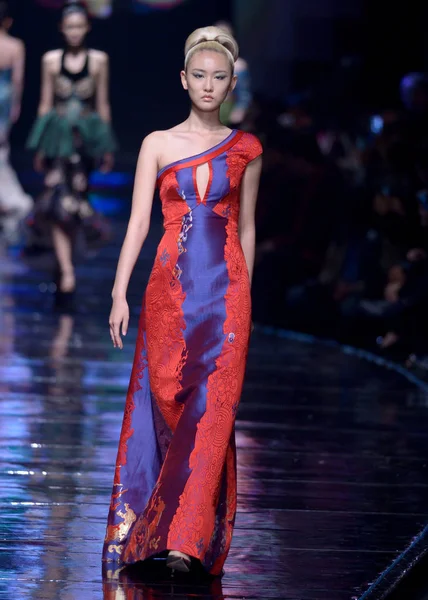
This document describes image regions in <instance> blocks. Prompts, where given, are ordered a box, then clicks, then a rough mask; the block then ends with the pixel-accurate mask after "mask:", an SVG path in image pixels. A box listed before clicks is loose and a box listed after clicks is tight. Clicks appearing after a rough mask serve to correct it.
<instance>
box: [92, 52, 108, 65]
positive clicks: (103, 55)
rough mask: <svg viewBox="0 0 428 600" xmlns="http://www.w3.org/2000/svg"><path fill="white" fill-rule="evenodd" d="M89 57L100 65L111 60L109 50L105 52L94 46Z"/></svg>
mask: <svg viewBox="0 0 428 600" xmlns="http://www.w3.org/2000/svg"><path fill="white" fill-rule="evenodd" d="M89 58H90V59H91V60H92V61H93V62H94V63H95V64H97V65H99V66H103V65H107V64H108V62H109V58H108V54H107V52H103V51H102V50H94V49H93V48H91V49H90V50H89Z"/></svg>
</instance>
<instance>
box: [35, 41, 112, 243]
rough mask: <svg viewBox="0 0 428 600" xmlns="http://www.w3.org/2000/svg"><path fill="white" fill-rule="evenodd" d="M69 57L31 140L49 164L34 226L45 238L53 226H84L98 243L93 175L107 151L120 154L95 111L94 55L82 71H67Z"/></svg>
mask: <svg viewBox="0 0 428 600" xmlns="http://www.w3.org/2000/svg"><path fill="white" fill-rule="evenodd" d="M64 58H65V52H64V53H63V55H62V59H61V69H60V72H59V74H58V75H57V76H56V78H55V82H54V93H55V96H54V107H53V109H52V110H51V111H50V112H49V113H47V114H45V115H43V116H41V117H39V118H38V119H37V120H36V122H35V123H34V126H33V128H32V131H31V133H30V135H29V138H28V141H27V147H28V148H29V149H31V150H33V151H35V152H39V153H41V154H42V155H43V156H44V159H45V163H46V174H45V188H44V190H43V193H42V194H41V196H40V198H39V199H38V200H37V202H36V207H35V212H34V215H33V218H32V228H33V234H34V235H38V236H39V237H42V238H43V236H45V235H46V232H48V229H49V226H50V224H52V222H54V223H57V224H59V225H61V226H62V227H63V228H64V229H66V230H70V231H71V232H72V230H73V229H74V228H76V227H77V226H80V225H82V224H83V225H84V229H85V230H87V231H88V232H89V237H90V238H91V239H93V238H94V237H95V238H96V237H97V235H96V232H95V231H94V223H96V225H95V227H98V228H99V225H98V224H99V223H100V222H102V221H104V220H103V219H102V217H101V216H100V215H96V214H95V212H94V210H93V208H92V206H91V205H90V203H89V200H88V191H89V175H90V172H91V171H92V170H93V169H94V168H95V167H96V166H97V165H98V164H99V163H100V161H101V160H102V158H103V156H104V155H105V154H106V153H111V152H114V151H115V150H116V140H115V136H114V133H113V131H112V128H111V126H110V124H109V123H107V122H105V121H103V120H102V119H101V117H100V116H99V114H98V113H97V112H96V110H95V98H96V82H95V80H94V77H93V76H92V74H91V72H90V69H89V60H90V58H89V52H88V53H87V58H86V62H85V65H84V67H83V69H82V71H80V72H78V73H72V72H70V71H68V69H67V68H66V66H65V61H64ZM104 229H105V226H103V227H102V228H101V231H100V235H101V237H102V236H104V235H105V233H104V231H103V230H104Z"/></svg>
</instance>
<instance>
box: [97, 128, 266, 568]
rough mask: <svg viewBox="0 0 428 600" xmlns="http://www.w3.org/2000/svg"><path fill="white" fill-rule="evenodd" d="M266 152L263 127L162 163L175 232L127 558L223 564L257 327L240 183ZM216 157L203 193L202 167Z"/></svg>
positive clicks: (123, 492) (140, 350) (120, 544)
mask: <svg viewBox="0 0 428 600" xmlns="http://www.w3.org/2000/svg"><path fill="white" fill-rule="evenodd" d="M261 152H262V148H261V145H260V142H259V141H258V139H257V138H256V137H255V136H253V135H252V134H250V133H245V132H242V131H237V130H234V131H232V133H231V134H230V135H229V136H228V137H227V138H226V139H225V140H224V141H223V142H221V143H220V144H218V145H217V146H214V147H213V148H211V149H210V150H207V151H206V152H203V153H201V154H197V155H195V156H191V157H189V158H185V159H182V160H179V161H177V162H174V163H172V164H170V165H168V166H166V167H165V168H163V169H162V170H161V171H160V172H159V175H158V186H159V190H160V198H161V202H162V212H163V215H164V229H165V233H164V236H163V237H162V240H161V242H160V244H159V246H158V250H157V254H156V258H155V262H154V266H153V270H152V272H151V275H150V279H149V282H148V285H147V289H146V292H145V295H144V298H143V306H142V311H141V317H140V322H139V329H138V339H137V345H136V351H135V358H134V365H133V369H132V374H131V380H130V385H129V390H128V395H127V398H126V406H125V413H124V418H123V425H122V431H121V435H120V442H119V450H118V456H117V463H116V470H115V476H114V484H113V493H112V497H111V505H110V512H109V515H108V525H107V532H106V537H105V543H104V551H103V560H104V561H107V562H111V563H119V564H120V565H121V566H124V565H128V564H131V563H135V562H137V561H143V560H145V559H147V558H149V557H152V556H154V555H157V554H160V553H162V552H164V551H165V550H180V551H181V552H185V553H186V554H188V555H190V556H193V557H195V558H197V559H199V560H200V561H201V563H202V565H203V566H204V568H205V569H206V570H207V571H208V572H209V573H211V574H212V575H218V574H220V573H221V571H222V568H223V564H224V561H225V560H226V557H227V554H228V551H229V548H230V543H231V539H232V531H233V525H234V521H235V514H236V449H235V431H234V424H235V417H236V411H237V408H238V404H239V399H240V395H241V389H242V383H243V378H244V371H245V363H246V357H247V351H248V343H249V337H250V328H251V297H250V283H249V277H248V270H247V266H246V262H245V258H244V254H243V251H242V248H241V244H240V240H239V235H238V218H239V202H240V188H241V182H242V178H243V175H244V171H245V168H246V166H247V165H248V163H249V162H251V161H252V160H254V159H255V158H256V157H257V156H259V155H260V154H261ZM206 164H207V165H208V168H209V181H208V186H207V189H206V192H205V194H204V196H203V197H201V196H200V194H199V191H198V185H197V179H196V173H197V169H198V167H199V166H200V165H206ZM205 168H206V167H205ZM112 567H113V565H112ZM113 569H114V567H113Z"/></svg>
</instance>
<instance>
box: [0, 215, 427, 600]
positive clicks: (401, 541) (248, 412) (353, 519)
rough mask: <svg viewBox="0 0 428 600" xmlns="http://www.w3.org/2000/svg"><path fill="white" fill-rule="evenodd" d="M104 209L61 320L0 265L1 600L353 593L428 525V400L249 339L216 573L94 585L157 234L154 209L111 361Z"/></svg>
mask: <svg viewBox="0 0 428 600" xmlns="http://www.w3.org/2000/svg"><path fill="white" fill-rule="evenodd" d="M112 213H113V216H114V222H115V226H117V236H116V239H115V240H114V242H113V243H112V244H111V245H110V246H109V247H108V248H104V249H103V250H102V251H101V252H100V253H99V255H98V256H96V257H92V258H91V259H88V260H87V261H86V262H85V263H84V264H82V265H81V266H80V267H79V279H80V282H81V284H80V289H79V299H80V311H79V313H78V314H77V315H75V316H73V317H71V316H66V315H63V316H55V315H53V314H52V313H51V312H50V309H49V302H50V292H49V277H48V276H47V275H46V273H43V272H41V271H40V270H37V269H34V268H32V267H30V266H29V265H28V264H25V263H23V262H21V261H20V260H19V259H18V258H17V257H16V256H14V253H13V252H6V251H3V253H2V256H1V259H0V275H1V284H0V293H1V367H0V372H1V384H0V425H1V433H0V446H1V475H0V476H1V480H0V511H1V519H0V543H1V547H0V561H1V562H0V598H1V600H6V599H7V600H15V599H16V600H18V599H19V600H27V599H34V600H51V599H52V600H80V599H84V600H86V599H94V600H99V599H102V598H104V599H109V600H122V599H127V600H130V599H143V598H144V599H156V600H162V599H164V598H180V599H187V598H193V599H198V598H204V599H209V598H211V599H218V600H220V599H221V598H230V599H240V598H245V599H254V600H255V599H271V600H273V599H278V600H279V599H284V600H324V599H326V600H327V599H328V600H345V599H346V600H351V598H359V597H361V596H362V595H363V594H364V593H365V592H367V590H368V589H369V585H370V582H372V581H373V580H374V579H375V578H376V577H377V576H378V575H379V574H380V573H382V572H383V571H384V570H385V569H386V568H387V567H388V565H390V564H391V562H392V561H393V560H394V559H395V558H396V557H397V555H398V554H399V553H400V552H401V551H403V550H404V549H405V548H406V547H407V546H408V545H409V544H410V542H411V540H412V538H414V536H415V535H416V534H417V533H418V532H419V531H421V530H422V529H423V527H424V525H425V524H426V522H427V521H428V519H427V516H428V479H427V471H428V468H427V447H428V441H427V435H426V432H427V426H428V408H427V404H428V402H427V393H426V392H425V391H424V390H423V389H421V388H420V387H419V386H418V385H417V383H416V382H414V381H411V380H409V379H408V378H406V377H405V376H403V374H400V373H398V372H396V371H394V370H392V369H387V368H385V367H384V366H381V365H377V364H375V363H371V362H369V361H367V360H364V359H361V358H359V357H358V356H354V355H350V354H348V353H346V352H343V351H342V350H341V349H340V348H338V347H337V348H336V347H333V346H330V347H328V346H324V345H322V344H320V343H313V344H308V343H306V342H304V341H298V340H295V339H294V340H293V339H290V338H285V337H279V336H275V335H272V334H269V333H267V332H265V331H263V330H262V329H260V328H259V329H257V328H256V330H255V332H254V334H253V338H252V343H251V349H250V355H249V363H248V373H247V379H246V385H245V390H244V394H243V398H242V403H241V406H240V411H239V415H238V422H237V444H238V452H239V453H238V469H239V512H238V517H237V523H236V530H235V536H234V541H233V546H232V550H231V553H230V557H229V560H228V562H227V563H226V573H225V576H224V578H223V579H222V581H215V582H214V583H212V584H210V585H208V584H204V583H202V582H194V583H192V582H189V581H187V580H183V579H176V580H171V579H169V580H168V579H165V576H164V575H162V565H160V564H158V563H157V564H155V565H153V566H152V571H151V572H150V573H148V574H147V573H145V574H142V573H131V574H129V575H124V574H121V575H120V576H119V575H118V574H114V573H112V572H110V573H104V580H103V577H102V569H101V559H100V552H101V547H102V541H103V536H104V532H105V519H106V515H107V508H108V502H109V494H110V491H111V484H112V477H113V465H114V461H115V456H116V449H117V442H118V435H119V429H120V426H121V419H122V410H123V405H124V399H125V392H126V388H127V384H128V377H129V374H130V369H131V360H132V355H133V349H134V348H133V346H134V341H135V335H136V326H137V314H138V312H139V302H140V298H141V294H142V291H143V289H144V285H145V282H146V280H147V276H148V272H149V269H150V265H151V262H152V259H153V256H154V246H155V244H156V241H157V238H158V237H159V235H160V225H159V223H160V220H159V214H158V213H157V212H156V211H155V215H154V227H153V231H152V233H151V237H150V239H149V240H148V243H147V246H146V248H145V250H144V251H143V256H142V259H141V261H140V263H139V267H138V269H137V271H136V274H135V276H134V278H133V281H132V285H131V291H130V297H129V300H130V305H131V306H132V309H133V310H132V312H133V317H132V322H131V330H130V333H129V334H128V336H127V338H126V345H125V349H124V351H123V352H119V351H117V350H116V351H115V350H113V348H112V347H111V343H110V338H109V332H108V327H107V319H108V311H109V308H110V289H111V284H112V278H113V275H114V269H115V264H116V259H117V254H118V246H119V243H120V240H121V236H122V234H123V223H122V221H121V218H120V217H121V215H120V213H118V214H114V210H113V211H112ZM40 284H41V285H40ZM107 575H108V578H107ZM155 575H156V577H155ZM157 575H159V577H160V578H161V582H159V581H157ZM162 578H163V581H162Z"/></svg>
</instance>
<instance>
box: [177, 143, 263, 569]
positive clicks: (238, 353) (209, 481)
mask: <svg viewBox="0 0 428 600" xmlns="http://www.w3.org/2000/svg"><path fill="white" fill-rule="evenodd" d="M260 151H261V147H260V142H259V141H258V140H257V138H255V137H254V136H251V135H249V134H247V135H244V136H243V137H242V138H241V140H240V141H239V142H238V143H237V144H235V146H234V147H233V148H232V149H231V150H230V152H229V153H228V156H227V159H226V163H227V167H228V170H227V175H228V177H229V180H230V193H229V194H228V195H227V196H226V197H225V198H224V199H223V200H222V201H221V202H220V203H219V204H217V206H216V207H215V208H214V212H216V213H217V214H220V215H221V216H223V217H225V218H227V219H228V222H227V224H226V232H227V240H226V245H225V253H224V258H225V261H226V264H227V270H228V275H229V285H228V288H227V293H226V296H225V301H226V314H227V318H226V321H225V322H224V326H223V333H224V335H225V342H224V344H223V348H222V351H221V354H220V356H219V357H218V359H217V360H216V370H215V371H214V372H213V373H212V374H211V375H210V377H209V379H208V385H207V408H206V412H205V414H204V416H203V417H202V419H201V421H200V422H199V425H198V432H197V436H196V440H195V447H194V450H193V452H192V454H191V456H190V461H189V466H190V469H191V474H190V477H189V479H188V481H187V484H186V487H185V489H184V492H183V494H182V495H181V497H180V503H179V508H178V510H177V512H176V514H175V517H174V519H173V521H172V523H171V526H170V532H169V537H168V547H171V548H180V549H181V551H182V552H185V553H187V554H189V555H191V556H195V557H197V558H199V559H200V560H201V561H202V563H204V559H205V554H206V551H207V548H210V547H211V546H212V540H211V538H212V537H216V536H218V535H219V532H221V536H222V539H221V541H220V548H221V554H220V556H219V557H218V558H217V560H216V561H215V564H214V566H212V568H211V572H212V573H213V574H218V573H220V572H221V569H222V566H223V564H224V561H225V559H226V556H227V554H228V551H229V548H230V543H231V540H232V532H233V524H234V519H235V513H236V469H235V452H234V445H233V443H232V441H231V437H232V432H233V426H234V422H235V417H236V412H237V409H238V404H239V399H240V395H241V390H242V384H243V379H244V373H245V364H246V358H247V352H248V342H249V336H250V328H251V295H250V285H249V277H248V270H247V266H246V263H245V258H244V254H243V251H242V248H241V244H240V241H239V236H238V217H239V201H240V197H239V188H240V181H241V179H242V174H243V172H244V170H245V167H246V165H247V164H248V162H249V160H253V158H255V157H256V156H257V155H258V154H260ZM225 468H226V480H227V509H226V514H225V516H224V518H223V519H222V522H221V523H219V522H217V523H216V507H217V506H218V501H219V494H220V485H221V482H222V474H223V471H224V469H225Z"/></svg>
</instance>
